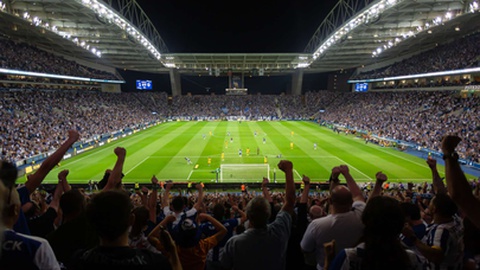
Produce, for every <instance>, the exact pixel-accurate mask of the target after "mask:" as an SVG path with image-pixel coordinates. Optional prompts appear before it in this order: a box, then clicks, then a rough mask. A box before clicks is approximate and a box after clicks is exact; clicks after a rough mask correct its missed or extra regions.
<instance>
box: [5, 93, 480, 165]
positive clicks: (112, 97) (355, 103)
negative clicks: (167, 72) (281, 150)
mask: <svg viewBox="0 0 480 270" xmlns="http://www.w3.org/2000/svg"><path fill="white" fill-rule="evenodd" d="M479 99H480V97H478V96H472V97H467V98H461V97H460V95H459V93H458V92H455V91H428V92H425V91H423V92H422V91H408V92H377V93H375V92H368V93H345V92H328V91H318V92H307V93H305V95H304V96H295V97H293V96H283V95H248V96H224V95H222V96H176V97H172V99H171V100H170V101H169V97H168V95H167V94H166V93H165V92H154V93H143V92H142V93H138V92H136V93H121V94H114V93H100V92H94V91H75V90H73V91H47V90H45V91H34V90H32V91H0V131H1V133H0V157H2V158H4V159H8V160H20V159H25V158H28V157H31V156H33V155H36V154H39V153H44V152H47V151H51V150H52V149H55V148H56V147H58V145H59V143H60V141H61V140H62V139H63V137H62V136H61V135H60V134H59V131H61V130H64V129H70V128H72V129H76V130H78V131H79V132H82V134H84V139H92V138H95V137H98V136H100V135H102V134H105V133H110V132H114V131H118V130H124V129H126V128H132V127H136V126H138V125H139V124H142V123H146V122H150V121H155V120H161V119H189V120H197V119H221V120H223V119H227V118H228V117H233V116H235V117H238V116H242V117H245V119H248V120H258V119H260V120H268V119H271V120H274V119H299V120H303V119H316V120H318V121H321V122H328V123H334V124H336V125H340V126H345V127H348V128H350V129H353V130H359V131H365V132H366V133H371V134H374V135H378V136H382V137H388V138H391V139H394V140H402V141H406V142H410V143H415V144H418V145H420V146H422V147H425V148H428V149H432V150H434V151H439V150H440V144H439V140H440V139H441V138H442V136H443V135H445V134H457V135H459V136H461V137H463V138H465V140H464V141H463V142H462V143H461V145H460V146H459V149H458V152H459V154H460V156H461V157H462V158H464V159H467V160H471V161H473V162H478V161H479V159H480V153H479V151H478V149H479V147H480V146H479V141H480V113H479V110H480V107H479V106H480V102H479ZM33 127H35V128H33Z"/></svg>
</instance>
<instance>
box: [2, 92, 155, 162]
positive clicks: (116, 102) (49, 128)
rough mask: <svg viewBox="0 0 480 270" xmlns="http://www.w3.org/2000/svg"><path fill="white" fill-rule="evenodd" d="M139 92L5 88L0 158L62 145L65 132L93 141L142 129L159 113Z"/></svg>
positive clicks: (40, 151) (15, 157)
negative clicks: (130, 128) (101, 136)
mask: <svg viewBox="0 0 480 270" xmlns="http://www.w3.org/2000/svg"><path fill="white" fill-rule="evenodd" d="M136 95H137V94H135V93H124V94H121V95H115V94H108V93H100V92H92V91H2V92H0V123H1V124H0V150H1V152H0V156H1V157H2V158H5V159H9V160H20V159H25V158H27V157H31V156H34V155H36V154H40V153H45V152H48V151H51V150H52V149H55V148H57V147H58V146H59V145H60V143H61V141H62V140H63V139H64V135H63V133H62V130H65V129H75V130H77V131H79V132H82V134H84V136H85V139H92V138H95V137H98V136H100V135H102V134H105V133H109V132H114V131H118V130H123V129H125V128H127V127H136V126H138V125H140V124H142V123H145V122H148V121H154V120H155V119H157V117H156V116H154V115H152V111H151V110H149V109H148V108H145V106H144V104H143V103H142V102H141V101H140V99H139V98H137V97H136Z"/></svg>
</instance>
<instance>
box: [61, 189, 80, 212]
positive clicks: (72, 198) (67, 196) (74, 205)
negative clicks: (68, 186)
mask: <svg viewBox="0 0 480 270" xmlns="http://www.w3.org/2000/svg"><path fill="white" fill-rule="evenodd" d="M60 209H62V213H63V215H64V216H69V215H72V214H79V213H81V212H83V211H84V210H85V197H84V196H83V194H82V193H81V192H80V191H79V190H78V189H72V190H69V191H67V192H65V193H63V195H62V197H60Z"/></svg>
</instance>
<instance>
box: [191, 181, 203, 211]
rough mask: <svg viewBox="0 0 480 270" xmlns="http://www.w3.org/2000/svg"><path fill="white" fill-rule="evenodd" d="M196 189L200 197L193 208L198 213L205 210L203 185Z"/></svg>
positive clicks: (197, 185)
mask: <svg viewBox="0 0 480 270" xmlns="http://www.w3.org/2000/svg"><path fill="white" fill-rule="evenodd" d="M195 188H196V189H197V190H198V197H197V202H196V203H195V204H194V205H193V208H195V209H196V210H197V211H200V210H202V209H203V185H202V184H196V185H195Z"/></svg>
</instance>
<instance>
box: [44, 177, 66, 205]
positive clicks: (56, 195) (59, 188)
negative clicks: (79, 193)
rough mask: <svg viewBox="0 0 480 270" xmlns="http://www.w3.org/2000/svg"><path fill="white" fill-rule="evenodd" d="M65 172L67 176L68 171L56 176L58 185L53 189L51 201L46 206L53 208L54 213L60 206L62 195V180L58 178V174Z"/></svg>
mask: <svg viewBox="0 0 480 270" xmlns="http://www.w3.org/2000/svg"><path fill="white" fill-rule="evenodd" d="M65 171H67V174H68V170H64V171H61V172H60V173H59V174H58V184H57V186H56V187H55V191H54V192H53V198H52V201H51V202H50V204H49V205H48V206H49V207H51V208H53V209H54V210H55V211H56V212H58V207H59V206H60V197H62V194H63V184H62V181H63V180H62V178H60V174H62V173H64V172H65Z"/></svg>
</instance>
